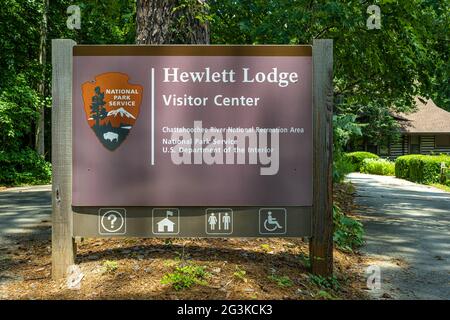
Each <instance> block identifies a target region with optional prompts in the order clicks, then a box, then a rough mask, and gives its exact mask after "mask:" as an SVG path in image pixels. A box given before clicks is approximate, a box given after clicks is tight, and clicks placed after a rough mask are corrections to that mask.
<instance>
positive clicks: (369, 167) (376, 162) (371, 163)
mask: <svg viewBox="0 0 450 320" xmlns="http://www.w3.org/2000/svg"><path fill="white" fill-rule="evenodd" d="M360 172H362V173H370V174H378V175H382V176H394V175H395V162H392V161H389V160H386V159H364V160H363V162H362V164H361V168H360Z"/></svg>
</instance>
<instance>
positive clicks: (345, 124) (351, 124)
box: [333, 114, 362, 183]
mask: <svg viewBox="0 0 450 320" xmlns="http://www.w3.org/2000/svg"><path fill="white" fill-rule="evenodd" d="M361 134H362V133H361V126H360V125H358V124H357V123H356V116H355V115H354V114H344V115H335V116H333V182H334V183H338V182H342V181H343V180H344V178H345V176H346V175H347V174H348V173H350V172H352V171H354V165H353V164H352V163H351V162H350V161H349V159H348V158H347V157H345V154H344V153H343V150H344V146H345V145H346V144H347V143H348V142H349V140H350V139H351V138H352V137H356V136H360V135H361Z"/></svg>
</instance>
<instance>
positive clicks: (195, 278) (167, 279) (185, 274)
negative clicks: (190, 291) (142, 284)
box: [161, 265, 209, 290]
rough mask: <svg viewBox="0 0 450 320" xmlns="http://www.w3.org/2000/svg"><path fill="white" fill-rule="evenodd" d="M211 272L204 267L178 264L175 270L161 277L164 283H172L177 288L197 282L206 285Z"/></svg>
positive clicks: (184, 287)
mask: <svg viewBox="0 0 450 320" xmlns="http://www.w3.org/2000/svg"><path fill="white" fill-rule="evenodd" d="M208 276H209V274H208V273H207V272H206V271H205V269H204V268H203V267H200V266H194V265H186V266H177V267H176V268H175V271H174V272H171V273H167V274H165V275H164V276H163V278H162V279H161V283H162V284H170V285H172V286H173V288H174V289H175V290H181V289H187V288H190V287H191V286H193V285H195V284H200V285H206V284H207V281H206V279H207V277H208Z"/></svg>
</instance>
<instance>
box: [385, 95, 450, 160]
mask: <svg viewBox="0 0 450 320" xmlns="http://www.w3.org/2000/svg"><path fill="white" fill-rule="evenodd" d="M415 101H416V106H417V109H416V111H414V112H412V113H409V114H406V113H399V114H394V115H393V116H394V118H395V119H396V120H397V121H398V123H399V125H400V131H401V136H400V137H399V139H397V140H396V141H392V142H390V143H389V144H388V145H387V146H378V147H377V153H378V154H379V155H380V156H389V157H394V158H396V157H398V156H402V155H405V154H428V155H429V154H441V153H444V154H450V112H448V111H445V110H444V109H441V108H439V107H438V106H436V105H435V104H434V102H433V101H432V100H431V99H430V100H426V99H423V98H420V97H416V98H415Z"/></svg>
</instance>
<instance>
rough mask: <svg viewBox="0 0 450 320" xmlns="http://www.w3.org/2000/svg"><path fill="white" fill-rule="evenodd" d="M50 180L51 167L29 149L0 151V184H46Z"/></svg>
mask: <svg viewBox="0 0 450 320" xmlns="http://www.w3.org/2000/svg"><path fill="white" fill-rule="evenodd" d="M50 180H51V165H50V163H48V162H47V161H45V160H44V159H43V158H42V157H41V156H40V155H38V154H37V152H36V151H34V150H33V149H30V148H25V149H24V150H16V151H4V150H0V184H3V185H7V186H14V185H22V184H46V183H50Z"/></svg>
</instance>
